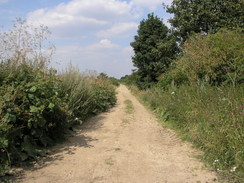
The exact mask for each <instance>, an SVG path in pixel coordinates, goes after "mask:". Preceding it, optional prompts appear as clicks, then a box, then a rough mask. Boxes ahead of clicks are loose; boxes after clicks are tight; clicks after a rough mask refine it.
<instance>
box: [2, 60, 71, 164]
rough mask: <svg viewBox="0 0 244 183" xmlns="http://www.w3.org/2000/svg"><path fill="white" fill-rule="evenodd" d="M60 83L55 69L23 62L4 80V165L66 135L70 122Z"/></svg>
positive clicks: (33, 154)
mask: <svg viewBox="0 0 244 183" xmlns="http://www.w3.org/2000/svg"><path fill="white" fill-rule="evenodd" d="M11 71H13V69H12V70H11ZM2 79H3V78H2ZM59 85H60V81H59V80H58V79H57V78H56V76H55V71H54V70H49V71H39V69H37V68H33V67H31V66H29V65H28V64H24V63H23V64H21V65H19V66H17V68H16V70H15V72H10V73H9V75H6V77H5V78H4V79H3V80H2V82H1V85H0V134H1V139H0V142H1V143H0V149H1V150H0V154H1V156H0V157H1V158H0V164H1V165H2V164H4V165H5V166H4V167H6V166H7V165H10V164H11V163H14V162H16V161H24V160H26V159H28V158H29V157H31V158H34V157H35V156H36V155H37V154H38V153H39V152H38V150H37V149H38V147H43V146H47V145H50V144H53V142H54V141H56V140H57V139H59V138H60V137H62V136H63V133H64V131H65V130H66V129H67V126H68V124H67V122H66V118H67V113H66V104H65V103H64V102H63V101H62V100H61V98H60V89H59V88H60V87H59ZM4 167H3V168H4ZM1 168H2V167H1Z"/></svg>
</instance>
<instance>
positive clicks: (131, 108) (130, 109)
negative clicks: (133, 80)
mask: <svg viewBox="0 0 244 183" xmlns="http://www.w3.org/2000/svg"><path fill="white" fill-rule="evenodd" d="M124 104H125V105H126V107H125V112H126V113H127V114H133V112H134V110H135V109H134V106H133V103H132V101H131V100H125V101H124Z"/></svg>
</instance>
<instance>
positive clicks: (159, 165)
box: [18, 85, 216, 183]
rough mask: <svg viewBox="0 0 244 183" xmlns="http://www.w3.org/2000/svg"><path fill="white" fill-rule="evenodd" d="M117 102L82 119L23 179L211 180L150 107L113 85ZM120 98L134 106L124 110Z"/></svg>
mask: <svg viewBox="0 0 244 183" xmlns="http://www.w3.org/2000/svg"><path fill="white" fill-rule="evenodd" d="M117 91H118V104H117V106H116V107H114V108H113V109H112V110H110V111H109V112H107V113H104V114H101V115H99V116H96V117H94V118H92V119H91V120H89V121H88V122H86V123H85V124H84V125H83V126H82V129H81V130H80V131H79V132H78V133H77V135H76V136H74V137H72V138H70V139H69V140H68V141H67V142H65V143H63V144H61V145H58V146H56V147H55V148H54V149H53V154H52V155H50V156H49V157H47V158H45V159H44V160H43V162H42V163H40V164H39V165H36V166H35V167H34V168H31V169H29V170H26V171H24V174H23V176H22V177H20V178H19V179H18V182H25V183H47V182H50V183H53V182H54V183H55V182H56V183H63V182H64V183H97V182H99V183H112V182H113V183H207V182H208V183H210V182H216V175H215V174H214V173H213V172H211V171H209V170H206V168H205V167H204V165H203V164H202V163H200V162H199V161H198V160H197V159H195V158H194V155H196V152H195V150H193V149H192V148H191V146H190V145H189V144H187V143H185V142H184V143H183V142H181V141H180V140H179V138H178V137H177V136H176V135H175V133H174V132H172V131H171V130H168V129H164V128H162V126H161V125H160V124H159V123H158V122H157V120H156V119H155V117H154V116H153V114H152V113H151V112H149V111H148V110H147V109H145V107H144V106H142V105H141V104H140V103H139V102H138V100H137V99H136V98H135V97H134V96H132V95H131V94H130V92H129V91H128V89H127V88H126V87H125V86H123V85H122V86H120V87H119V88H118V90H117ZM125 100H130V101H132V104H133V107H134V111H133V112H132V113H131V114H129V113H128V112H127V113H126V110H125V108H126V104H125V103H124V101H125Z"/></svg>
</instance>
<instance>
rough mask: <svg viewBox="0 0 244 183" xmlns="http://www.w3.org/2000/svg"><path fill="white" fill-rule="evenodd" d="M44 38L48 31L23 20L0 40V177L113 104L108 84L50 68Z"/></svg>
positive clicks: (94, 77)
mask: <svg viewBox="0 0 244 183" xmlns="http://www.w3.org/2000/svg"><path fill="white" fill-rule="evenodd" d="M48 35H49V31H48V29H47V28H46V27H43V26H40V27H37V28H36V27H32V26H30V25H28V24H27V23H26V22H25V21H23V20H21V19H18V20H17V22H16V23H15V25H14V27H13V28H12V29H11V30H9V31H6V32H5V33H2V34H0V41H1V46H2V47H1V55H0V177H1V176H2V175H4V174H5V173H6V171H7V170H8V169H9V168H10V167H11V165H13V164H16V163H19V162H23V161H27V160H34V159H36V158H37V157H38V156H40V155H44V154H45V147H48V146H51V145H53V144H55V143H56V142H58V141H60V140H62V139H64V138H65V136H66V135H67V134H68V133H69V132H70V130H72V126H73V125H74V124H81V123H82V122H83V121H84V120H86V119H87V118H88V117H89V116H91V115H95V114H98V113H100V112H103V111H106V110H107V109H108V108H110V107H111V106H113V105H114V104H115V103H116V96H115V87H114V86H113V85H112V82H111V79H110V78H107V77H100V76H97V75H96V74H86V73H81V72H79V70H76V69H74V68H73V67H69V68H67V69H66V70H65V71H63V72H61V73H57V71H56V70H55V69H53V68H50V66H49V62H50V61H51V60H50V59H51V57H50V56H51V55H50V54H47V53H52V51H53V48H52V47H47V46H46V44H47V43H46V40H47V38H48ZM37 46H40V47H37ZM44 47H45V48H46V49H47V50H45V51H43V48H44ZM38 48H39V49H38ZM112 81H113V83H114V79H113V80H112Z"/></svg>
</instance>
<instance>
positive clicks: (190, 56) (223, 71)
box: [175, 29, 244, 86]
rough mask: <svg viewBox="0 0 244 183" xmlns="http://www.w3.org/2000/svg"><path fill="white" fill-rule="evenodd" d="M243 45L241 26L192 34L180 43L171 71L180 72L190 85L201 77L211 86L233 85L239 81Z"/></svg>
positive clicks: (241, 70) (241, 74)
mask: <svg viewBox="0 0 244 183" xmlns="http://www.w3.org/2000/svg"><path fill="white" fill-rule="evenodd" d="M243 47H244V37H243V30H242V29H237V30H233V31H228V30H226V29H222V30H220V31H219V32H217V33H216V34H209V35H203V34H195V35H193V36H191V37H190V38H189V39H188V40H186V42H185V43H184V45H183V48H182V49H183V56H182V57H181V58H180V59H179V60H178V61H177V62H176V68H175V72H176V73H177V72H178V73H182V72H183V73H184V74H185V75H186V76H187V78H188V80H189V81H190V82H191V83H194V84H196V83H198V82H199V81H200V80H201V81H202V80H204V81H207V82H209V83H210V84H212V85H221V84H229V83H230V84H232V85H233V86H235V85H236V84H239V83H242V82H243V75H244V70H243V63H244V60H243V59H244V54H243ZM176 80H177V78H176Z"/></svg>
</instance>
